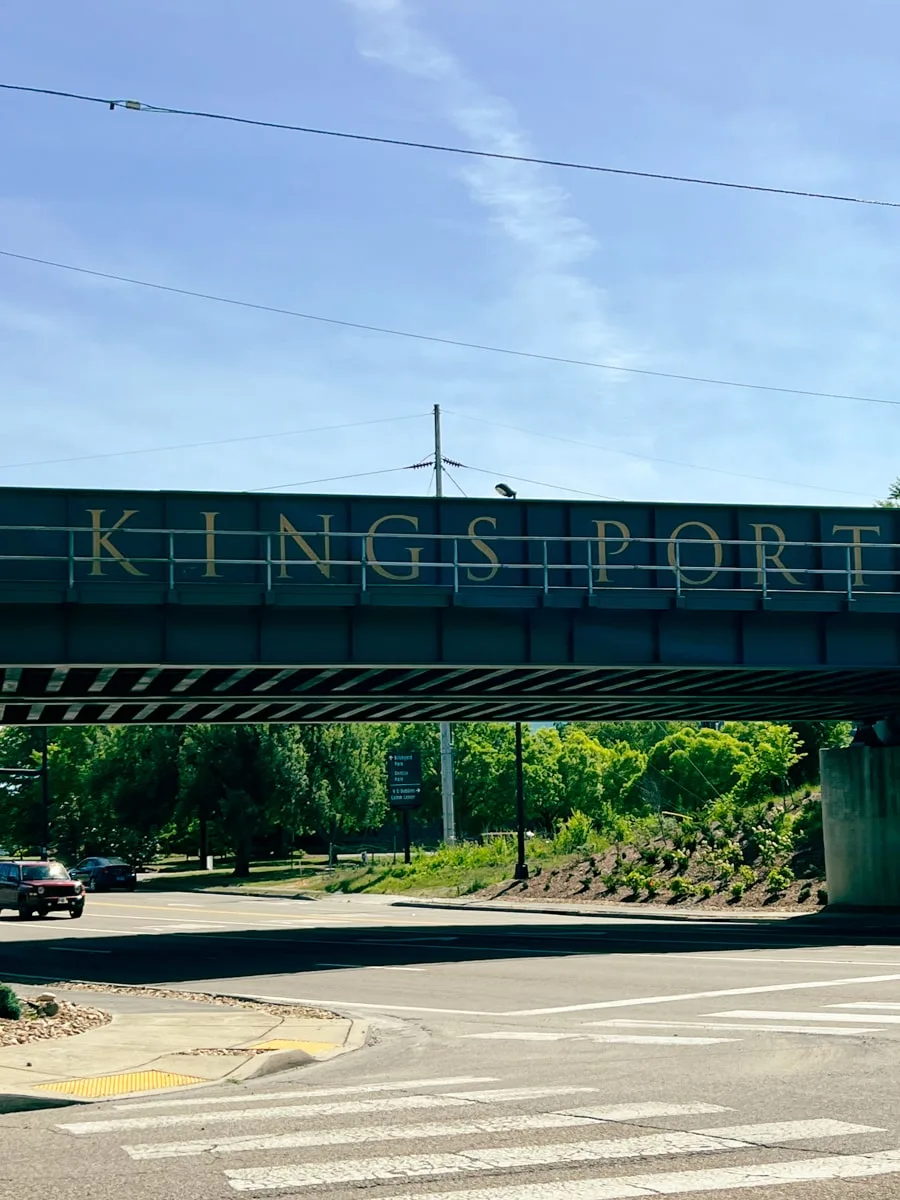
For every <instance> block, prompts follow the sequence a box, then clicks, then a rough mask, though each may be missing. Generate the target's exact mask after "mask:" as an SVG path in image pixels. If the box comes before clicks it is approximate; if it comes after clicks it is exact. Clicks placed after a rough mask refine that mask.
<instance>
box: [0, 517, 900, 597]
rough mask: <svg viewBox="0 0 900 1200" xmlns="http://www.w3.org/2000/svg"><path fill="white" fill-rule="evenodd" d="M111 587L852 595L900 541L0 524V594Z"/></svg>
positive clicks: (884, 579)
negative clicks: (8, 589)
mask: <svg viewBox="0 0 900 1200" xmlns="http://www.w3.org/2000/svg"><path fill="white" fill-rule="evenodd" d="M111 580H118V581H120V582H133V583H135V584H138V583H140V582H142V581H144V582H151V583H152V582H156V583H157V584H163V585H164V586H165V587H167V588H170V589H176V588H178V587H180V586H182V585H184V584H198V583H199V584H203V585H205V586H209V587H215V586H216V585H222V584H226V585H236V586H241V585H247V586H251V585H252V586H255V587H257V588H260V587H261V588H263V589H265V590H266V591H274V590H277V589H279V588H283V587H290V586H296V585H298V584H300V585H314V586H316V587H321V588H327V587H328V586H329V585H335V584H344V585H350V586H353V587H355V588H357V589H358V590H360V591H361V592H369V591H373V590H376V589H386V588H398V587H404V586H409V587H417V586H418V587H421V586H426V587H431V588H438V589H440V590H444V591H449V592H453V593H462V592H468V591H475V590H478V589H484V588H486V587H491V588H495V587H501V588H507V589H514V590H527V591H531V592H542V593H544V594H550V593H560V592H570V593H571V592H580V593H586V594H587V595H589V596H591V595H594V594H596V593H601V592H610V591H638V590H640V591H647V590H651V591H654V592H663V593H666V592H667V593H670V594H672V595H674V596H676V597H680V596H682V595H683V594H685V593H686V592H697V591H704V592H707V591H708V592H728V593H735V592H745V593H752V594H756V595H759V596H762V597H763V598H767V597H769V596H773V595H783V594H797V593H800V592H804V591H805V592H815V593H818V594H823V593H825V594H828V595H833V596H839V597H842V598H844V599H846V600H853V599H855V598H857V596H858V595H860V594H866V595H872V594H881V595H888V594H897V595H898V596H900V544H897V543H885V542H878V543H870V542H863V541H861V540H859V539H858V538H856V537H855V540H854V541H852V542H849V543H846V544H844V543H837V542H824V541H787V540H784V539H778V540H771V539H753V540H750V539H727V538H719V537H715V538H710V537H702V538H697V537H694V538H689V537H680V536H679V537H676V538H672V537H669V538H662V537H631V536H630V535H629V537H628V538H627V539H624V538H623V537H621V536H616V537H596V536H578V537H573V536H558V537H557V536H536V535H517V534H513V535H505V534H480V533H479V534H478V535H477V536H468V537H466V536H459V535H455V534H434V533H419V532H413V533H410V532H405V533H397V532H381V531H379V532H378V533H377V534H376V535H373V533H372V532H371V530H370V531H368V532H366V533H343V532H341V533H330V532H328V533H327V534H323V530H322V529H318V530H310V531H308V532H304V531H302V530H296V529H291V531H290V533H289V534H287V535H286V534H284V533H283V532H278V531H268V532H267V531H262V532H261V531H259V530H240V529H218V528H216V529H215V530H214V531H204V530H198V529H196V528H193V529H171V528H168V529H155V528H139V527H131V526H129V527H128V528H127V530H124V529H123V530H121V531H117V530H116V529H111V530H106V531H103V530H98V529H97V528H94V527H86V526H58V525H40V526H38V525H27V526H26V525H5V526H0V585H2V584H7V585H13V584H20V583H56V584H61V585H64V586H67V587H69V588H74V587H76V586H78V585H81V584H84V583H95V584H97V585H100V584H103V583H108V582H110V581H111Z"/></svg>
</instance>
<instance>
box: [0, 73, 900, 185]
mask: <svg viewBox="0 0 900 1200" xmlns="http://www.w3.org/2000/svg"><path fill="white" fill-rule="evenodd" d="M0 89H2V90H4V91H8V92H19V93H23V94H27V95H33V96H45V97H49V98H53V99H60V100H76V101H80V102H82V103H87V104H101V105H103V106H104V107H106V108H109V109H111V110H115V109H126V110H128V111H131V112H146V113H151V114H154V115H157V116H171V117H192V118H195V119H199V120H205V121H217V122H223V123H228V124H233V125H244V126H249V127H253V128H257V129H275V130H281V131H282V132H287V133H302V134H306V135H309V136H315V137H321V138H332V139H337V140H343V141H350V142H366V143H369V144H372V145H378V146H395V147H402V148H404V149H410V150H428V151H431V152H433V153H438V154H450V155H456V156H463V157H469V158H482V159H494V160H497V161H500V162H514V163H523V164H527V165H529V166H540V167H554V168H557V169H560V170H568V171H587V172H591V173H594V174H601V175H619V176H624V177H630V178H633V179H652V180H656V181H661V182H665V183H685V184H691V185H694V186H702V187H713V188H724V189H729V190H733V191H740V192H759V193H763V194H767V195H772V196H793V197H799V198H801V199H804V200H827V201H832V202H837V203H841V204H862V205H869V206H873V207H877V208H900V201H897V200H881V199H877V198H872V197H866V196H847V195H842V194H840V193H837V192H819V191H814V190H812V189H801V188H784V187H775V186H773V185H770V184H759V183H739V182H736V181H734V180H725V179H712V178H707V177H705V176H701V175H676V174H674V173H670V172H665V171H641V170H637V169H635V168H631V167H611V166H606V165H601V164H599V163H586V162H578V161H574V160H568V159H560V158H541V157H539V156H538V155H532V154H510V153H503V152H502V151H499V150H479V149H476V148H475V147H472V146H454V145H449V144H446V143H442V142H420V141H414V140H412V139H409V138H394V137H384V136H380V135H377V134H368V133H353V132H350V131H349V130H342V129H326V128H320V127H317V126H313V125H296V124H293V123H290V122H287V121H266V120H262V119H260V118H254V117H241V116H237V115H235V114H232V113H219V112H207V111H205V110H203V109H195V108H174V107H172V106H170V105H159V104H145V103H144V102H143V101H140V100H119V99H110V98H109V97H105V96H91V95H86V94H83V93H80V92H67V91H61V90H59V89H56V88H40V87H27V86H25V85H24V84H16V83H0Z"/></svg>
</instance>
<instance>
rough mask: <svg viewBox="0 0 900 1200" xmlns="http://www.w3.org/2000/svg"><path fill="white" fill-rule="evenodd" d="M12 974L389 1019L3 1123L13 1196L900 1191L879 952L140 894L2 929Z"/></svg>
mask: <svg viewBox="0 0 900 1200" xmlns="http://www.w3.org/2000/svg"><path fill="white" fill-rule="evenodd" d="M0 961H2V966H0V975H7V976H13V977H15V976H18V977H20V978H31V979H33V980H34V982H36V983H37V982H44V981H47V980H58V979H70V980H95V981H111V982H120V983H129V984H149V985H172V986H177V987H179V988H185V987H187V988H189V989H191V990H209V991H217V992H227V993H231V994H238V995H252V996H260V997H267V998H272V999H283V1000H294V1001H310V1002H317V1003H321V1004H324V1005H326V1006H330V1007H333V1008H336V1009H338V1010H340V1011H341V1012H343V1013H347V1014H349V1015H358V1016H361V1017H364V1018H365V1019H366V1020H368V1021H370V1022H371V1023H372V1029H373V1044H372V1045H371V1046H370V1047H369V1048H367V1049H365V1050H363V1051H360V1052H357V1053H355V1054H352V1055H349V1056H346V1057H344V1058H341V1059H337V1060H335V1061H333V1062H330V1063H323V1064H319V1065H316V1066H314V1067H309V1068H306V1069H304V1070H301V1071H297V1072H291V1073H289V1074H284V1075H278V1076H275V1077H273V1078H270V1079H269V1080H265V1081H259V1082H257V1083H248V1084H243V1085H239V1086H236V1085H230V1086H228V1087H215V1088H212V1089H209V1088H206V1089H203V1090H202V1091H199V1092H194V1093H192V1094H189V1095H180V1096H178V1097H175V1096H166V1097H157V1098H154V1099H153V1100H152V1101H151V1100H131V1101H122V1102H118V1103H112V1102H110V1103H107V1104H103V1105H97V1106H93V1107H91V1108H89V1109H80V1108H79V1109H72V1108H70V1109H65V1110H53V1111H44V1112H39V1113H30V1114H19V1115H10V1116H7V1117H3V1118H0V1132H4V1131H5V1132H7V1134H8V1135H9V1134H14V1136H13V1137H12V1138H10V1137H9V1136H7V1138H5V1139H4V1145H9V1149H10V1155H8V1156H6V1155H5V1156H3V1157H4V1161H3V1163H2V1165H0V1194H2V1195H5V1194H6V1193H5V1192H4V1191H3V1185H4V1183H5V1184H6V1185H8V1186H10V1188H11V1190H10V1192H9V1194H10V1195H13V1194H15V1195H18V1194H20V1193H21V1187H22V1182H23V1181H24V1180H25V1179H27V1178H28V1173H29V1172H30V1171H33V1170H36V1169H39V1168H40V1169H41V1170H43V1171H44V1172H45V1173H46V1171H47V1170H48V1169H49V1170H50V1172H51V1175H50V1178H49V1180H48V1181H49V1182H51V1183H52V1184H53V1185H54V1187H56V1186H58V1187H59V1188H60V1189H62V1188H77V1189H78V1190H79V1191H88V1192H90V1194H91V1195H92V1196H96V1197H98V1198H99V1200H106V1197H107V1196H109V1197H112V1196H113V1195H114V1194H115V1195H116V1196H118V1195H119V1194H121V1193H122V1192H126V1193H127V1194H128V1195H129V1197H133V1198H134V1200H143V1198H144V1197H145V1196H146V1197H148V1198H149V1197H150V1196H153V1197H154V1198H156V1197H158V1196H159V1195H161V1194H166V1195H171V1196H173V1197H181V1196H184V1197H188V1196H190V1197H191V1200H222V1198H224V1197H226V1196H229V1195H234V1193H235V1192H237V1191H247V1192H250V1193H253V1194H261V1195H262V1194H265V1195H276V1196H277V1195H279V1194H281V1195H290V1196H309V1197H314V1198H315V1200H320V1198H322V1200H344V1197H349V1196H350V1195H355V1194H357V1193H358V1189H359V1188H360V1187H361V1186H365V1187H366V1189H367V1190H369V1191H371V1193H372V1194H373V1195H374V1197H375V1200H396V1198H397V1197H407V1196H410V1197H411V1196H416V1197H427V1196H431V1195H434V1196H439V1197H441V1198H443V1197H444V1196H445V1195H446V1196H450V1195H452V1196H453V1197H455V1198H457V1200H556V1197H557V1196H559V1197H560V1200H563V1198H564V1200H615V1198H616V1197H619V1196H621V1197H623V1198H626V1200H627V1198H631V1197H637V1196H649V1195H697V1196H712V1197H716V1196H723V1197H724V1196H734V1197H737V1198H738V1200H740V1198H741V1197H742V1196H750V1195H754V1196H761V1197H762V1200H776V1198H777V1200H806V1198H807V1197H808V1198H809V1200H812V1197H816V1198H817V1200H819V1198H823V1200H833V1198H836V1197H846V1196H849V1195H851V1194H852V1195H853V1196H854V1197H856V1196H862V1197H864V1198H866V1200H868V1198H870V1197H871V1198H876V1197H877V1198H878V1200H886V1198H888V1197H896V1196H897V1195H898V1194H900V1071H898V1066H900V947H897V946H896V944H895V943H894V941H893V940H892V939H891V938H890V937H886V936H885V937H878V936H875V935H865V934H860V935H857V936H854V934H853V932H852V930H851V929H849V928H847V929H845V930H844V931H843V932H837V933H834V932H827V931H822V930H819V929H816V928H813V929H810V928H808V927H806V926H804V927H802V928H800V929H797V928H796V927H795V926H793V925H785V923H783V922H772V923H764V924H760V923H756V922H752V921H747V922H736V923H720V922H711V921H710V922H706V921H702V922H696V923H695V922H691V923H683V922H675V921H672V922H668V921H663V922H660V921H641V920H639V919H634V920H627V921H625V920H618V919H611V918H577V917H573V916H549V915H546V916H545V915H540V914H537V913H529V912H527V911H526V912H522V913H519V912H512V913H506V912H498V911H490V912H486V911H475V910H465V909H462V910H459V909H456V910H442V909H436V908H412V907H401V906H399V905H396V904H394V903H392V902H391V900H390V899H389V898H386V897H332V898H328V899H324V900H321V901H315V902H303V901H293V900H275V899H271V900H257V899H253V898H249V897H239V896H234V895H217V894H195V893H190V894H187V893H181V894H176V893H160V892H149V891H148V892H145V893H141V892H140V891H138V893H136V894H135V895H127V894H125V895H118V894H113V895H102V896H92V897H90V898H89V900H88V911H87V912H86V913H85V916H84V918H83V919H82V920H81V921H79V922H73V921H69V920H68V919H67V918H57V919H53V918H48V919H47V920H45V921H42V922H38V921H33V922H28V923H25V922H19V921H18V920H16V919H15V918H14V917H9V916H8V915H6V914H4V916H3V917H2V918H0ZM97 999H98V998H97V997H96V996H95V997H93V1002H96V1001H97ZM148 1003H152V1002H151V1001H148ZM101 1069H102V1068H101ZM367 1089H368V1090H367ZM48 1139H49V1141H50V1144H51V1145H52V1146H53V1147H54V1148H55V1149H57V1150H58V1151H60V1152H58V1153H56V1154H55V1155H54V1156H53V1158H52V1161H51V1162H50V1163H49V1164H48V1163H47V1162H46V1161H45V1160H46V1155H47V1143H48Z"/></svg>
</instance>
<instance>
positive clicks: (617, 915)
mask: <svg viewBox="0 0 900 1200" xmlns="http://www.w3.org/2000/svg"><path fill="white" fill-rule="evenodd" d="M393 906H394V907H395V908H443V909H462V910H464V911H468V912H502V913H519V914H524V913H543V914H545V915H547V916H560V917H606V918H607V919H613V920H631V921H693V922H700V921H702V922H704V923H706V924H713V923H716V922H718V923H720V924H723V925H738V924H741V923H742V922H746V923H752V924H754V925H759V924H777V925H788V926H789V927H790V926H793V927H794V928H803V929H804V930H821V931H822V932H823V933H828V932H837V931H840V930H842V929H853V930H855V931H856V932H858V933H866V932H871V933H895V932H896V933H900V913H898V912H873V911H862V910H860V911H843V912H842V911H840V910H833V909H824V910H823V911H821V912H805V913H798V912H784V911H783V910H782V911H780V912H778V911H775V912H773V911H771V910H768V909H764V908H741V909H737V910H735V911H733V912H722V911H721V909H711V910H709V911H700V910H698V909H693V910H685V909H683V908H681V909H675V910H673V909H672V908H670V907H669V906H668V905H664V904H640V905H638V904H578V903H574V902H573V903H555V904H554V903H541V902H540V901H532V900H518V901H511V900H462V899H460V900H453V899H440V900H430V899H427V898H425V897H420V898H418V899H413V898H411V899H408V900H406V899H404V900H400V899H397V900H394V901H393Z"/></svg>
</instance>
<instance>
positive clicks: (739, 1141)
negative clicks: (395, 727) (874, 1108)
mask: <svg viewBox="0 0 900 1200" xmlns="http://www.w3.org/2000/svg"><path fill="white" fill-rule="evenodd" d="M739 1128H740V1130H741V1136H740V1137H731V1136H725V1135H723V1134H720V1133H719V1132H718V1131H717V1130H714V1129H713V1130H705V1129H698V1130H694V1131H693V1132H690V1133H682V1132H680V1131H672V1132H668V1133H654V1134H647V1135H642V1136H641V1137H633V1138H616V1139H604V1140H603V1141H596V1140H592V1141H585V1142H557V1143H555V1144H547V1145H541V1146H501V1147H488V1148H486V1149H469V1150H465V1151H462V1152H459V1153H455V1154H409V1155H396V1156H391V1157H388V1158H368V1159H356V1160H353V1161H349V1160H348V1161H337V1162H323V1163H306V1164H297V1165H292V1166H282V1167H241V1168H237V1169H232V1170H227V1171H226V1172H225V1176H226V1178H227V1179H228V1182H229V1183H230V1184H231V1186H232V1187H233V1188H234V1189H235V1191H266V1190H272V1189H275V1188H289V1187H309V1186H312V1185H320V1186H321V1185H325V1184H336V1183H356V1182H362V1181H381V1180H392V1179H397V1178H398V1177H400V1176H406V1177H407V1178H409V1177H416V1176H429V1175H456V1174H463V1173H466V1172H471V1171H490V1170H516V1169H518V1168H522V1167H541V1166H548V1165H550V1166H554V1167H556V1166H559V1165H561V1164H563V1163H566V1164H568V1163H572V1164H581V1163H590V1162H610V1161H615V1160H617V1159H624V1158H651V1157H657V1156H659V1157H664V1156H668V1155H678V1154H712V1153H720V1152H722V1151H724V1150H745V1149H746V1148H747V1146H748V1145H767V1144H770V1143H772V1142H787V1141H800V1140H804V1139H806V1138H809V1137H841V1136H846V1135H849V1134H853V1133H869V1132H872V1130H871V1129H870V1127H869V1126H867V1125H846V1124H844V1123H843V1122H841V1121H785V1122H783V1123H781V1124H779V1125H772V1124H767V1125H759V1126H753V1125H746V1126H740V1127H739ZM813 1129H815V1132H811V1131H812V1130H813ZM879 1132H880V1131H879Z"/></svg>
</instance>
